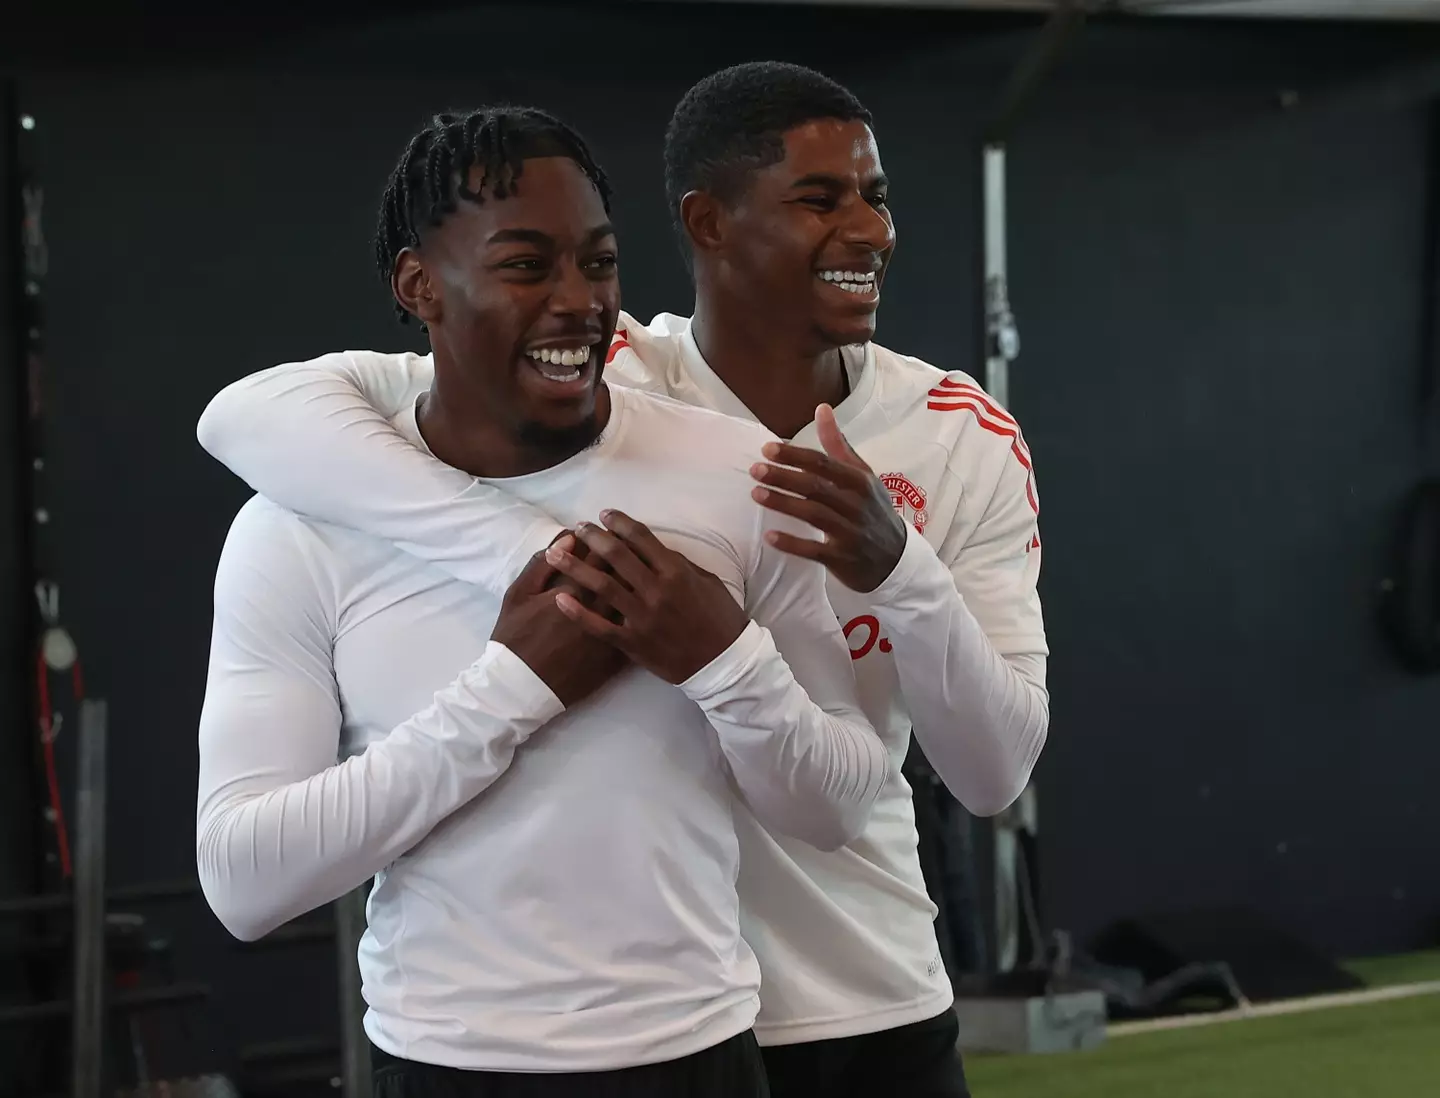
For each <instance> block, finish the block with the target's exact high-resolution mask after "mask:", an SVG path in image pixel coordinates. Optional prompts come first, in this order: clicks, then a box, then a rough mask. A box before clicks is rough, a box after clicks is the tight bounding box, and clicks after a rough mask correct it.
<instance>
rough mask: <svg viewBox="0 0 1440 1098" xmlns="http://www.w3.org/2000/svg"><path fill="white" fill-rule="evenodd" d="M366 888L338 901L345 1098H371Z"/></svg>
mask: <svg viewBox="0 0 1440 1098" xmlns="http://www.w3.org/2000/svg"><path fill="white" fill-rule="evenodd" d="M369 892H370V887H369V885H363V886H361V887H360V888H357V889H356V890H355V891H354V892H350V893H347V894H346V895H344V896H341V897H340V898H339V899H338V900H336V901H335V964H336V967H337V969H338V972H339V982H340V1070H341V1083H342V1087H343V1093H344V1095H345V1098H370V1083H371V1076H370V1042H369V1039H368V1038H367V1037H366V1036H365V997H364V995H363V994H362V993H361V989H360V963H359V959H358V954H359V950H360V937H361V935H363V934H364V933H365V899H366V897H367V896H368V895H369Z"/></svg>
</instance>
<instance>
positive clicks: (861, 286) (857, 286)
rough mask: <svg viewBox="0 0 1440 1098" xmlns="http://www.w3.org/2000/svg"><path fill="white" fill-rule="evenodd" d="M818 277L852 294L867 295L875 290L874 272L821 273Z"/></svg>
mask: <svg viewBox="0 0 1440 1098" xmlns="http://www.w3.org/2000/svg"><path fill="white" fill-rule="evenodd" d="M820 277H821V278H822V279H824V280H825V281H826V282H829V283H831V284H833V285H835V286H838V287H840V289H842V290H845V291H847V292H849V293H852V294H868V293H869V292H870V291H871V290H873V289H874V288H875V272H874V271H821V272H820Z"/></svg>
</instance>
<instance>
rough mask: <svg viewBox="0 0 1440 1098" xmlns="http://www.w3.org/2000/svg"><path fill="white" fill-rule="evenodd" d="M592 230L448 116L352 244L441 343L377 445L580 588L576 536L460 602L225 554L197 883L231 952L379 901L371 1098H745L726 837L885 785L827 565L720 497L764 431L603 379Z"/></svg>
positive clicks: (588, 211)
mask: <svg viewBox="0 0 1440 1098" xmlns="http://www.w3.org/2000/svg"><path fill="white" fill-rule="evenodd" d="M608 210H609V188H608V184H607V183H606V180H605V176H604V175H603V173H601V172H600V170H599V169H598V167H596V165H595V164H594V161H593V160H592V158H591V157H590V154H589V152H588V150H587V149H586V147H585V144H584V142H583V141H581V140H580V138H579V137H578V136H577V135H576V134H575V133H574V132H573V131H571V130H569V129H568V128H567V127H565V126H563V125H562V124H560V123H559V122H557V121H556V120H555V119H553V118H551V117H550V116H548V115H545V114H543V113H541V112H539V111H535V110H528V109H519V108H512V109H503V110H490V111H479V112H475V113H473V114H470V115H465V116H441V117H439V118H437V119H436V120H435V121H434V122H433V124H431V125H429V126H427V127H426V128H425V129H424V130H423V131H422V132H421V133H420V134H419V135H417V137H416V138H415V140H414V141H412V142H411V143H410V145H409V148H408V149H407V150H406V152H405V155H404V156H403V157H402V159H401V161H400V163H399V165H398V166H397V167H396V169H395V173H394V175H393V176H392V178H391V183H390V187H389V189H388V190H387V191H386V195H385V200H384V207H383V210H382V214H381V228H380V247H379V254H378V257H377V258H378V261H379V267H380V274H381V276H382V278H383V279H384V281H385V283H386V284H387V285H388V286H389V288H390V290H391V292H392V294H393V295H394V298H395V300H396V301H397V302H398V303H399V305H400V306H401V308H402V309H403V310H404V313H405V315H406V316H414V317H416V318H417V319H419V320H420V321H421V322H422V323H423V324H424V325H425V327H426V329H427V331H428V333H429V339H430V344H431V348H432V361H433V369H432V370H431V374H432V377H431V379H430V381H429V382H428V383H427V386H426V388H425V389H424V391H420V392H416V393H414V394H411V399H410V400H409V402H408V403H407V404H406V405H405V406H403V407H401V408H398V409H397V410H396V412H395V414H394V415H393V416H392V417H391V418H390V419H389V420H388V421H386V428H387V429H388V430H392V431H394V432H395V435H394V438H395V440H397V441H396V444H399V442H398V440H402V439H403V440H405V441H404V445H407V446H413V447H415V448H416V450H417V452H419V453H425V454H427V455H429V456H427V460H429V461H434V462H435V464H436V466H437V468H441V469H444V470H445V471H446V472H447V473H450V474H454V475H455V476H457V477H459V478H460V479H461V480H462V481H463V482H464V483H465V485H466V486H467V487H468V488H470V489H472V490H475V491H482V492H496V493H499V494H502V495H503V496H504V497H505V498H507V499H513V500H514V501H516V502H515V506H516V507H517V508H518V507H520V506H522V504H523V506H525V507H528V508H532V509H534V510H535V512H536V513H537V514H544V515H547V516H555V518H557V519H559V520H560V521H561V522H563V523H565V524H567V525H568V526H573V527H575V529H576V530H577V532H578V533H579V536H580V537H581V538H583V539H584V541H585V544H586V546H587V547H588V549H589V552H591V553H594V554H598V555H599V556H601V557H603V558H604V561H605V564H606V565H607V566H608V571H605V572H603V573H602V571H601V569H600V568H599V567H597V565H596V564H595V563H592V562H590V561H587V560H586V559H585V558H586V556H587V553H585V552H582V551H581V547H580V544H579V543H578V542H577V541H576V538H575V535H569V534H567V535H565V536H563V537H561V538H559V539H558V540H556V541H555V542H554V544H553V545H551V544H549V542H550V539H548V538H547V539H545V540H544V541H543V542H541V543H540V544H539V550H540V551H539V552H536V553H535V554H534V556H533V557H531V558H530V559H529V560H528V562H527V563H526V564H525V566H524V567H523V569H522V570H520V573H519V576H518V578H516V579H514V581H513V582H511V583H508V584H507V585H506V586H505V587H504V588H496V589H492V588H486V587H480V586H477V585H472V584H468V583H464V582H462V581H461V580H459V579H457V578H456V577H455V576H453V575H450V574H447V572H446V571H445V570H443V569H442V568H437V567H435V566H434V565H433V564H431V563H429V562H427V561H425V560H422V559H421V558H420V557H419V556H417V555H414V554H410V553H406V552H404V551H402V550H401V549H399V548H398V547H396V546H395V545H393V544H391V543H390V542H389V541H386V540H384V539H381V538H377V537H375V536H373V535H371V534H367V533H364V532H361V531H358V530H354V529H346V528H342V527H339V526H335V525H333V524H330V523H326V522H323V521H319V520H317V519H314V518H307V517H303V516H301V515H299V514H297V513H295V512H293V511H288V510H286V509H284V507H283V506H282V505H280V504H277V503H276V502H273V501H271V500H267V499H264V498H262V497H256V498H255V499H252V500H251V501H250V502H249V503H247V504H246V505H245V506H244V507H243V508H242V509H241V511H240V513H239V515H238V516H237V517H236V519H235V521H234V524H233V525H232V527H231V530H230V535H229V538H228V539H227V541H226V545H225V549H224V551H223V553H222V557H221V561H220V565H219V569H218V574H217V578H216V584H215V625H214V632H213V637H212V644H211V656H210V675H209V680H208V683H207V687H206V696H205V706H204V711H203V713H202V715H201V719H200V781H199V798H198V820H197V860H198V864H199V869H200V879H201V883H202V885H203V887H204V890H205V894H206V897H207V899H208V901H209V902H210V904H211V906H212V908H213V909H214V910H215V912H216V913H217V915H219V917H220V918H221V920H222V922H224V924H225V925H226V926H227V927H228V928H229V929H230V930H231V931H232V932H233V933H235V934H236V935H238V936H240V937H242V938H247V939H251V938H255V937H258V936H260V935H262V934H264V933H266V932H267V931H269V930H270V929H272V928H274V927H276V926H278V925H279V924H280V923H282V922H284V921H285V920H287V919H290V918H293V917H294V916H297V915H299V914H301V913H303V912H305V911H307V910H310V909H312V908H314V907H317V906H319V905H321V904H324V903H326V902H328V901H330V900H333V899H335V898H336V897H338V896H340V895H343V894H344V893H346V892H348V891H350V890H351V889H354V888H357V887H360V886H361V885H363V884H365V883H366V882H368V881H370V880H371V879H372V878H374V881H375V884H374V888H373V891H372V892H371V894H370V901H369V905H368V910H367V916H368V918H367V923H368V926H367V929H366V932H365V935H364V937H363V939H362V942H361V945H360V957H359V960H360V966H361V972H362V976H363V979H364V992H365V998H366V1001H367V1003H368V1006H369V1010H368V1012H367V1014H366V1017H365V1027H366V1031H367V1033H368V1034H369V1036H370V1039H371V1042H372V1043H373V1045H374V1046H375V1050H376V1051H375V1057H376V1062H377V1084H378V1094H379V1095H381V1098H429V1096H435V1098H439V1096H441V1095H446V1096H460V1098H470V1096H474V1098H519V1096H522V1095H523V1096H527V1098H528V1096H539V1098H546V1096H566V1098H582V1096H583V1098H606V1096H615V1098H622V1096H623V1098H650V1096H653V1098H662V1096H663V1098H752V1096H763V1095H764V1094H766V1093H767V1091H766V1089H765V1077H764V1068H763V1065H762V1063H761V1059H760V1053H759V1050H758V1047H757V1045H756V1042H755V1038H754V1035H753V1033H752V1032H751V1030H752V1024H753V1022H754V1019H755V1017H756V1014H757V1012H758V1010H759V1000H758V994H757V992H758V988H759V982H760V974H759V969H758V966H757V963H756V960H755V957H754V954H753V952H752V951H751V949H750V948H749V946H748V945H747V944H746V943H745V941H744V940H743V938H742V935H741V927H740V915H739V900H738V896H737V894H736V877H737V874H738V868H739V867H738V860H739V839H738V836H737V828H738V827H739V826H740V823H739V821H740V820H741V819H743V820H744V821H745V826H746V827H749V828H753V827H755V826H757V825H756V824H755V823H754V822H753V821H754V819H759V820H763V821H764V823H765V825H766V826H767V827H768V828H770V829H771V830H772V831H774V832H775V833H776V834H784V835H787V836H789V837H791V838H792V839H793V840H794V841H796V842H797V843H799V844H802V845H804V844H814V845H815V846H816V847H820V848H825V849H837V848H839V847H841V846H843V845H844V844H845V843H846V842H848V841H850V840H852V839H854V838H855V837H856V836H858V835H859V833H860V832H861V830H862V829H863V827H864V824H865V820H866V818H867V816H868V813H869V811H870V809H871V807H872V806H873V804H874V802H875V799H876V797H877V796H878V794H879V792H880V789H881V787H882V786H883V784H884V782H885V780H886V774H887V770H888V762H889V760H888V756H887V754H886V751H885V748H884V746H883V745H882V743H881V742H880V740H879V739H878V738H877V737H876V736H875V734H874V731H873V729H872V728H871V726H870V724H869V723H868V721H867V720H866V719H865V717H864V716H863V713H862V712H861V710H860V708H859V702H858V699H857V697H856V687H855V679H854V674H853V671H852V668H851V663H850V658H849V654H848V653H847V651H846V646H845V641H844V637H843V635H842V633H841V630H840V628H839V625H838V623H837V622H836V620H835V617H834V614H833V611H832V610H831V608H830V605H829V603H828V601H827V599H826V594H825V572H824V569H823V568H820V567H818V566H817V565H815V564H813V563H811V562H809V561H804V560H800V559H798V558H796V557H793V556H790V555H788V554H786V553H784V552H782V551H780V550H778V549H776V548H774V547H773V546H772V545H771V544H770V543H769V541H768V540H767V537H768V536H769V535H771V534H775V533H787V534H788V535H790V536H794V535H797V534H800V533H802V532H803V531H804V529H805V527H804V525H803V524H802V523H800V522H798V521H796V520H793V519H789V518H787V517H785V516H770V515H768V514H767V513H765V512H759V511H758V510H757V509H756V508H755V507H754V506H753V504H751V502H750V501H749V500H748V499H747V498H746V496H745V493H746V488H747V486H748V484H749V477H748V472H747V470H748V466H749V464H750V462H751V461H752V460H753V456H754V454H755V452H756V451H757V450H758V448H759V447H760V446H762V445H764V443H765V442H766V441H767V440H768V439H771V438H773V437H774V436H773V435H771V434H770V433H769V432H767V431H765V430H764V429H763V428H761V427H760V426H759V425H757V424H752V423H743V422H741V421H739V420H735V419H732V418H730V417H727V416H721V415H717V414H715V413H713V412H710V411H706V410H703V409H698V408H692V407H689V406H687V405H684V404H680V403H678V402H676V401H672V400H668V399H666V398H663V397H660V396H656V395H652V394H648V393H643V392H640V391H638V390H635V389H629V388H620V387H614V388H611V387H608V386H606V385H605V384H604V383H603V382H602V380H601V378H602V374H603V372H604V368H605V362H604V360H605V356H606V352H607V349H608V348H609V347H610V345H611V343H612V340H613V336H614V331H615V325H616V321H617V318H618V316H619V307H620V290H619V281H618V276H617V270H616V241H615V235H614V230H613V229H612V228H611V226H610V223H609V217H608ZM507 521H508V520H506V519H504V518H503V517H502V519H500V520H497V523H496V526H495V529H496V534H495V537H497V538H503V537H505V536H507V530H506V524H507ZM599 523H603V526H601V525H590V524H599ZM489 529H490V527H489V525H488V523H486V524H482V526H481V528H479V529H477V530H476V531H473V532H472V535H473V536H476V537H480V538H483V537H485V536H486V534H487V532H488V531H489ZM547 548H549V549H553V550H554V552H555V553H556V554H558V556H557V558H556V559H557V560H558V561H560V562H562V563H563V564H564V565H565V567H566V568H568V569H569V570H570V571H572V572H573V573H574V574H575V575H576V576H577V577H579V579H580V581H581V582H580V583H574V582H571V581H568V580H566V579H564V577H562V576H560V575H559V574H558V573H557V572H556V571H555V569H554V567H552V565H551V564H550V563H548V562H547V559H546V556H545V552H544V551H545V550H546V549H547ZM597 559H598V558H597ZM597 577H599V578H598V579H597ZM587 587H594V588H597V589H598V591H599V594H598V595H591V594H590V593H589V592H588V590H587ZM577 619H578V621H577ZM597 623H598V624H597ZM592 630H593V631H595V632H598V633H600V634H601V638H603V639H600V638H596V637H594V636H591V635H590V631H592ZM342 755H343V756H347V757H345V758H344V761H341V762H338V763H337V757H338V756H342ZM736 794H738V797H739V799H738V800H737V799H736Z"/></svg>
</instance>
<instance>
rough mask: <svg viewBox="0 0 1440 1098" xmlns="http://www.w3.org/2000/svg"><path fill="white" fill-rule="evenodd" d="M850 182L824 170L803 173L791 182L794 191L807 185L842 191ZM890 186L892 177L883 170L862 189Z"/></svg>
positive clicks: (870, 189)
mask: <svg viewBox="0 0 1440 1098" xmlns="http://www.w3.org/2000/svg"><path fill="white" fill-rule="evenodd" d="M848 185H849V184H848V183H847V182H846V181H845V180H843V179H841V178H840V177H839V176H838V175H826V174H825V173H824V172H812V173H811V174H810V175H802V176H801V177H800V178H799V179H797V180H795V182H794V183H791V184H790V189H791V190H792V191H798V190H802V189H804V188H805V187H824V188H826V189H827V190H831V191H842V190H844V189H845V188H846V187H847V186H848ZM888 186H890V179H889V177H888V176H886V175H885V173H884V172H881V173H880V174H879V175H875V176H872V177H871V178H870V179H867V180H866V181H865V184H864V186H862V187H861V188H860V189H861V190H865V191H874V190H879V189H880V188H881V187H888Z"/></svg>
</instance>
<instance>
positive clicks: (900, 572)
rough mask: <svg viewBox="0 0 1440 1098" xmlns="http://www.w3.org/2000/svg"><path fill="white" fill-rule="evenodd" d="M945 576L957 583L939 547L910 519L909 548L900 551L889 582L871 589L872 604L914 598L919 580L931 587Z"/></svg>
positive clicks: (906, 529) (888, 604) (907, 540)
mask: <svg viewBox="0 0 1440 1098" xmlns="http://www.w3.org/2000/svg"><path fill="white" fill-rule="evenodd" d="M927 573H928V575H927ZM942 576H943V577H944V581H945V582H946V583H947V584H953V581H952V580H951V578H950V572H949V569H947V568H946V567H945V565H944V564H942V563H941V562H940V558H939V557H938V556H936V555H935V550H934V549H932V548H931V547H930V543H929V542H928V541H926V540H925V535H924V534H922V533H920V531H919V530H917V529H915V527H913V526H911V525H910V524H909V523H908V522H907V523H906V524H905V551H904V552H902V553H901V554H900V559H899V560H898V561H896V562H895V567H894V568H893V569H891V571H890V574H889V575H888V576H886V577H885V581H884V582H883V583H881V584H880V586H879V587H877V588H875V590H874V591H872V592H870V602H871V605H872V606H875V607H885V606H890V605H892V604H894V603H897V602H899V601H901V600H902V599H907V598H913V597H914V594H915V592H914V591H913V590H912V588H913V587H914V586H915V585H916V584H917V583H918V584H921V585H924V586H925V587H927V588H928V587H930V586H931V585H933V584H935V583H938V582H940V577H942Z"/></svg>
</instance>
